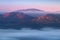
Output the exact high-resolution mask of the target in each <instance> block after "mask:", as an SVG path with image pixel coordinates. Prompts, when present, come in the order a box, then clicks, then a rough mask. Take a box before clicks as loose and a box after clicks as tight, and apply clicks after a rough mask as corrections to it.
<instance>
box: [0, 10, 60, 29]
mask: <svg viewBox="0 0 60 40" xmlns="http://www.w3.org/2000/svg"><path fill="white" fill-rule="evenodd" d="M38 11H39V10H38ZM36 14H37V13H36ZM39 14H40V13H39ZM43 27H53V28H60V14H46V15H40V16H37V17H34V16H30V15H27V14H25V13H24V12H9V13H4V14H0V29H21V28H31V29H40V28H43Z"/></svg>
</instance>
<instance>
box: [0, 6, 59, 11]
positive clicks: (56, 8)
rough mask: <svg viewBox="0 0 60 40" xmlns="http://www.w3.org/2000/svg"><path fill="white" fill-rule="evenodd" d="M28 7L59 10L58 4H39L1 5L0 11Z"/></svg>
mask: <svg viewBox="0 0 60 40" xmlns="http://www.w3.org/2000/svg"><path fill="white" fill-rule="evenodd" d="M28 8H36V9H40V10H45V11H60V6H39V5H22V6H17V5H12V6H11V5H9V6H8V5H1V6H0V10H2V11H14V10H21V9H28Z"/></svg>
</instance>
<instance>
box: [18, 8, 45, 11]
mask: <svg viewBox="0 0 60 40" xmlns="http://www.w3.org/2000/svg"><path fill="white" fill-rule="evenodd" d="M18 11H42V12H44V11H43V10H39V9H36V8H29V9H22V10H18Z"/></svg>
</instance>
